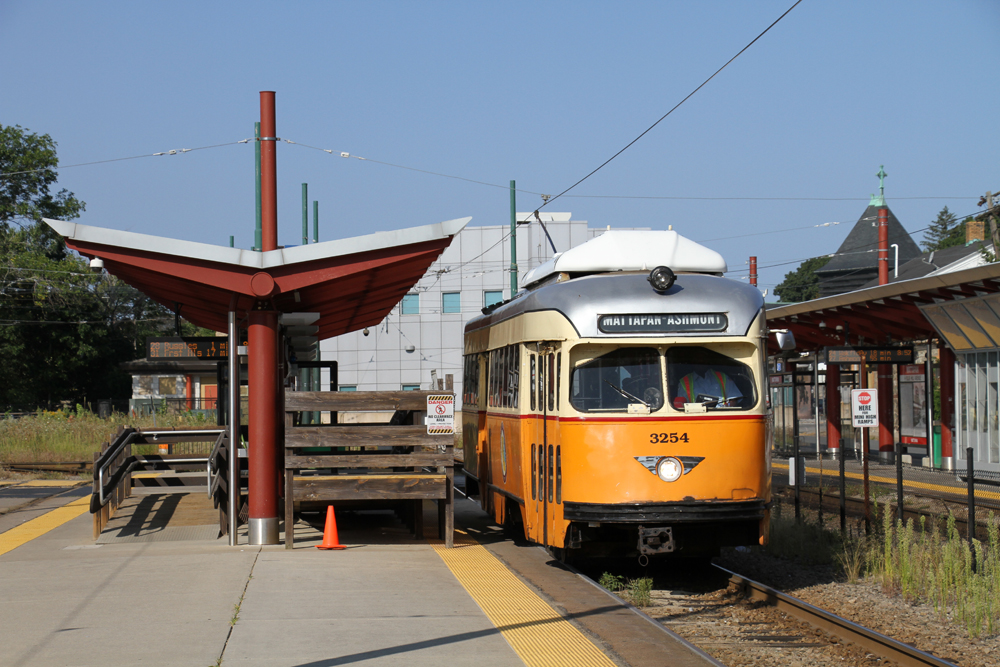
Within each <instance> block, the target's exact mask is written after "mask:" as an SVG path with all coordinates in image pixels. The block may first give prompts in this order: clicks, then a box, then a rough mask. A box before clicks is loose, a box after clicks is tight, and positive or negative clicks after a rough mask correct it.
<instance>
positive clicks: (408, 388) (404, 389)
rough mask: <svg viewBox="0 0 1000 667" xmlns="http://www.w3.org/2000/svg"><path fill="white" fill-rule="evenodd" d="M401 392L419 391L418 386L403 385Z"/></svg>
mask: <svg viewBox="0 0 1000 667" xmlns="http://www.w3.org/2000/svg"><path fill="white" fill-rule="evenodd" d="M403 391H420V385H419V384H404V385H403Z"/></svg>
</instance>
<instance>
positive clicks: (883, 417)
mask: <svg viewBox="0 0 1000 667" xmlns="http://www.w3.org/2000/svg"><path fill="white" fill-rule="evenodd" d="M876 386H877V387H878V460H879V463H892V462H893V452H895V451H896V442H895V440H896V439H895V433H894V431H893V423H894V417H895V405H896V402H895V401H894V400H892V366H890V365H889V364H879V365H878V383H877V385H876Z"/></svg>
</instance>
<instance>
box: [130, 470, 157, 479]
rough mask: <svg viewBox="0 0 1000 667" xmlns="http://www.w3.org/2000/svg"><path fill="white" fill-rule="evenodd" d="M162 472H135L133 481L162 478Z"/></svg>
mask: <svg viewBox="0 0 1000 667" xmlns="http://www.w3.org/2000/svg"><path fill="white" fill-rule="evenodd" d="M162 476H163V473H162V472H134V473H132V479H149V478H151V477H162Z"/></svg>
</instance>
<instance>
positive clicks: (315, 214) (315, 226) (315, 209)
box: [313, 201, 319, 243]
mask: <svg viewBox="0 0 1000 667" xmlns="http://www.w3.org/2000/svg"><path fill="white" fill-rule="evenodd" d="M313 243H319V202H318V201H314V202H313Z"/></svg>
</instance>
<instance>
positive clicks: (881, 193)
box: [868, 165, 889, 208]
mask: <svg viewBox="0 0 1000 667" xmlns="http://www.w3.org/2000/svg"><path fill="white" fill-rule="evenodd" d="M875 175H876V176H878V197H876V196H875V195H872V200H871V201H870V202H868V205H869V206H878V207H879V208H882V207H884V206H885V177H886V176H888V175H889V174H887V173H885V165H879V168H878V173H877V174H875Z"/></svg>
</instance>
